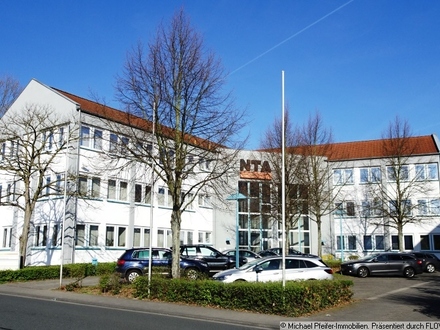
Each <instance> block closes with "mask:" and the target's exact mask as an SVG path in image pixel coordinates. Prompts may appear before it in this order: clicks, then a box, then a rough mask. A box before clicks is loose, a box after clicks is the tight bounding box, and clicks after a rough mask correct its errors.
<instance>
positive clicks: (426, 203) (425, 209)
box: [335, 198, 440, 217]
mask: <svg viewBox="0 0 440 330" xmlns="http://www.w3.org/2000/svg"><path fill="white" fill-rule="evenodd" d="M397 205H398V203H397V201H389V202H388V206H387V207H388V209H387V210H388V212H389V214H391V215H396V214H397V211H398V210H397ZM401 206H402V207H403V210H402V211H403V212H404V213H405V214H406V215H419V216H429V215H440V199H439V198H431V199H430V198H423V199H418V200H417V204H416V205H413V204H412V202H411V200H404V201H401ZM335 207H336V212H335V215H336V216H347V217H355V216H356V215H357V213H358V214H359V216H361V217H380V216H382V215H383V212H384V205H383V204H382V202H380V201H379V200H377V201H362V203H361V205H360V207H359V211H358V212H356V204H355V202H352V201H345V202H342V203H336V205H335Z"/></svg>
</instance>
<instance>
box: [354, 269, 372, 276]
mask: <svg viewBox="0 0 440 330" xmlns="http://www.w3.org/2000/svg"><path fill="white" fill-rule="evenodd" d="M357 274H358V276H359V277H362V278H364V277H367V276H368V275H370V272H369V271H368V268H367V267H361V268H359V269H358V271H357Z"/></svg>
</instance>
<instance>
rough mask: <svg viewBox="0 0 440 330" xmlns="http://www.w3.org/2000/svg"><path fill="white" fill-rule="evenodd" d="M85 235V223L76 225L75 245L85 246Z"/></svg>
mask: <svg viewBox="0 0 440 330" xmlns="http://www.w3.org/2000/svg"><path fill="white" fill-rule="evenodd" d="M85 237H86V226H85V225H76V230H75V245H76V246H85V243H86V241H85Z"/></svg>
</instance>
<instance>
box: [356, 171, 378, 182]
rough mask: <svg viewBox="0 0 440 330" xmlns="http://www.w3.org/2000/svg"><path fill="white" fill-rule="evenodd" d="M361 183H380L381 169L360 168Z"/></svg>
mask: <svg viewBox="0 0 440 330" xmlns="http://www.w3.org/2000/svg"><path fill="white" fill-rule="evenodd" d="M359 171H360V183H378V182H380V181H381V173H380V167H364V168H360V169H359Z"/></svg>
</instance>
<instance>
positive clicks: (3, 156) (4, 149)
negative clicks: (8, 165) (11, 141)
mask: <svg viewBox="0 0 440 330" xmlns="http://www.w3.org/2000/svg"><path fill="white" fill-rule="evenodd" d="M1 154H2V155H1V160H4V159H5V157H6V143H4V142H3V143H2V150H1Z"/></svg>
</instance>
